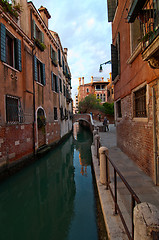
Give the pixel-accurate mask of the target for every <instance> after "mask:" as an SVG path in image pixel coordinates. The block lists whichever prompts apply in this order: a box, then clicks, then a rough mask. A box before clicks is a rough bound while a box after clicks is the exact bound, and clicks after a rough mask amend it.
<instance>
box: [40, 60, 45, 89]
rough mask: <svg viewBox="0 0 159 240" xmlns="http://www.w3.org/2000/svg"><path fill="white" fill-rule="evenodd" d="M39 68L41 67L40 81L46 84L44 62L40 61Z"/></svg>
mask: <svg viewBox="0 0 159 240" xmlns="http://www.w3.org/2000/svg"><path fill="white" fill-rule="evenodd" d="M41 69H42V83H43V85H46V78H45V64H44V63H41Z"/></svg>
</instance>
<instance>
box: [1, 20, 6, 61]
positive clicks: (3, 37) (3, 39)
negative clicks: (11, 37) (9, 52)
mask: <svg viewBox="0 0 159 240" xmlns="http://www.w3.org/2000/svg"><path fill="white" fill-rule="evenodd" d="M0 37H1V39H0V41H1V61H3V62H6V28H5V26H4V25H3V24H2V23H1V36H0Z"/></svg>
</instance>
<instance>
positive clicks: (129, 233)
mask: <svg viewBox="0 0 159 240" xmlns="http://www.w3.org/2000/svg"><path fill="white" fill-rule="evenodd" d="M100 146H101V144H100V140H99V139H98V138H97V158H98V163H99V164H100V161H99V148H100ZM109 163H110V164H111V166H112V167H113V170H114V175H113V179H114V188H112V187H111V182H110V177H109V170H108V168H109V167H108V165H109ZM117 175H118V176H119V178H120V179H121V180H122V182H123V183H124V185H125V186H126V188H127V190H128V191H129V193H130V195H131V226H132V231H129V228H128V225H127V224H126V221H125V219H124V216H123V214H122V210H121V209H120V207H119V204H118V191H117V190H118V184H117V183H118V181H117V179H118V178H117ZM106 189H107V190H110V193H111V195H112V198H113V201H114V209H115V211H114V213H115V214H118V213H119V216H120V218H121V221H122V224H123V226H124V229H125V232H126V234H127V236H128V239H131V240H133V239H134V221H133V210H134V207H135V205H136V203H137V204H139V203H141V201H140V199H139V198H138V196H137V195H136V193H135V192H134V190H133V189H132V188H131V187H130V185H129V184H128V182H127V181H126V179H125V178H124V176H123V175H122V174H121V172H120V171H119V169H118V168H117V167H116V165H115V164H114V163H113V161H112V160H111V159H110V158H109V157H108V156H107V155H106Z"/></svg>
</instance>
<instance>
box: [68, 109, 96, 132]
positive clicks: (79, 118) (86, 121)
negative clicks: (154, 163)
mask: <svg viewBox="0 0 159 240" xmlns="http://www.w3.org/2000/svg"><path fill="white" fill-rule="evenodd" d="M75 122H79V123H81V124H82V125H83V126H86V127H89V128H90V130H91V131H93V130H94V123H93V119H92V116H91V114H88V113H83V114H74V115H73V123H75Z"/></svg>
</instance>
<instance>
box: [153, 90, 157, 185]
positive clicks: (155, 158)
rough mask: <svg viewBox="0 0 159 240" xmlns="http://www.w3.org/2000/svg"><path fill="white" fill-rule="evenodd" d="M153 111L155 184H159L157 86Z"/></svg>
mask: <svg viewBox="0 0 159 240" xmlns="http://www.w3.org/2000/svg"><path fill="white" fill-rule="evenodd" d="M152 111H153V153H154V172H155V179H154V180H155V184H156V185H157V184H158V179H157V175H158V171H157V167H158V166H157V134H156V94H155V88H154V86H153V87H152Z"/></svg>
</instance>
